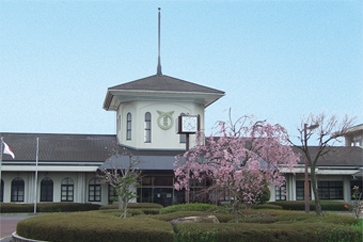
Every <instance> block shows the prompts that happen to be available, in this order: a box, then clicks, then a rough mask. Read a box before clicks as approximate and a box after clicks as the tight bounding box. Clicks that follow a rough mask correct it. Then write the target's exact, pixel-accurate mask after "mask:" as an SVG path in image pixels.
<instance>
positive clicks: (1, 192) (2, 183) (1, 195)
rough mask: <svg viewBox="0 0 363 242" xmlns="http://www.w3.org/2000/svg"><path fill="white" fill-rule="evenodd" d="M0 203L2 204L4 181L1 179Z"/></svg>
mask: <svg viewBox="0 0 363 242" xmlns="http://www.w3.org/2000/svg"><path fill="white" fill-rule="evenodd" d="M0 189H1V190H0V202H4V181H3V179H1V187H0Z"/></svg>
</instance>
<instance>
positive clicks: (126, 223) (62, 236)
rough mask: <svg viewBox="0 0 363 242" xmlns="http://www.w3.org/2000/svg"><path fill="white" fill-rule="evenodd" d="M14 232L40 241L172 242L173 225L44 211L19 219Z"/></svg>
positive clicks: (91, 213) (97, 213)
mask: <svg viewBox="0 0 363 242" xmlns="http://www.w3.org/2000/svg"><path fill="white" fill-rule="evenodd" d="M16 232H17V234H18V235H20V236H22V237H25V238H29V239H34V240H43V241H57V242H99V241H113V242H117V241H129V242H139V241H150V242H151V241H158V242H170V241H174V232H173V227H172V226H171V224H170V223H168V222H163V221H158V220H153V219H151V218H148V217H142V218H139V216H137V217H131V218H128V219H118V218H115V217H111V216H110V215H108V214H102V213H99V212H94V211H92V212H79V213H71V214H61V213H59V214H46V215H40V216H36V217H32V218H28V219H24V220H22V221H20V222H19V223H18V225H17V228H16Z"/></svg>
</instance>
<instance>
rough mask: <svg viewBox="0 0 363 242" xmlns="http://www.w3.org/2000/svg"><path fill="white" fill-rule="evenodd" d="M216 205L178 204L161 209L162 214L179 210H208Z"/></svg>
mask: <svg viewBox="0 0 363 242" xmlns="http://www.w3.org/2000/svg"><path fill="white" fill-rule="evenodd" d="M215 207H217V206H216V205H213V204H206V203H189V204H178V205H173V206H169V207H165V208H162V209H160V214H164V213H172V212H179V211H207V210H210V209H213V208H215Z"/></svg>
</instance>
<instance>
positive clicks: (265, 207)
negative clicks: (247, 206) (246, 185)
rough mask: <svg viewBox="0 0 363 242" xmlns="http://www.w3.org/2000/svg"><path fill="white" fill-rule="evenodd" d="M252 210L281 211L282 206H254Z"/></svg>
mask: <svg viewBox="0 0 363 242" xmlns="http://www.w3.org/2000/svg"><path fill="white" fill-rule="evenodd" d="M254 209H278V210H282V206H279V205H273V204H262V205H257V206H255V207H254Z"/></svg>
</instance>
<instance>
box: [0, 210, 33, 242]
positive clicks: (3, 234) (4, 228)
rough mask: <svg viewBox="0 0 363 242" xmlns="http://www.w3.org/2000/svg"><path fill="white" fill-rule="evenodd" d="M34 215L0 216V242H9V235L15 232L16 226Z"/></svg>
mask: <svg viewBox="0 0 363 242" xmlns="http://www.w3.org/2000/svg"><path fill="white" fill-rule="evenodd" d="M33 216H35V215H34V214H31V213H22V214H0V242H8V241H10V240H11V234H12V233H13V232H15V231H16V225H17V224H18V222H19V221H20V220H23V219H26V218H29V217H33Z"/></svg>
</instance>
